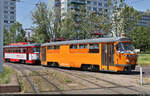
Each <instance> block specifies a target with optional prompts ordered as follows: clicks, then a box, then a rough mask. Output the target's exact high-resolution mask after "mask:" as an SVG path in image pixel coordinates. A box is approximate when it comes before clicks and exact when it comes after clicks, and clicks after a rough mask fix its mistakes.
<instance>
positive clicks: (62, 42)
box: [41, 37, 130, 46]
mask: <svg viewBox="0 0 150 96" xmlns="http://www.w3.org/2000/svg"><path fill="white" fill-rule="evenodd" d="M115 41H118V42H121V41H130V39H129V38H121V37H116V38H97V39H85V40H71V41H59V42H50V43H44V44H41V46H49V45H66V44H85V43H99V42H115Z"/></svg>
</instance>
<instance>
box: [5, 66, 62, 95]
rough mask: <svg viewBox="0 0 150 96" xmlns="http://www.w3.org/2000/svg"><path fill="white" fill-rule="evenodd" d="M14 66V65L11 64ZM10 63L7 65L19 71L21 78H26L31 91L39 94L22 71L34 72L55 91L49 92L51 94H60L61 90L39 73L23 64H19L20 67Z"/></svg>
mask: <svg viewBox="0 0 150 96" xmlns="http://www.w3.org/2000/svg"><path fill="white" fill-rule="evenodd" d="M13 64H14V63H13ZM13 64H12V63H9V64H7V65H9V66H12V67H13V68H15V69H17V70H18V71H20V72H21V73H22V74H23V77H25V78H26V80H27V81H28V82H29V84H30V85H31V87H32V89H33V91H34V92H35V93H40V92H39V90H38V88H37V87H36V86H35V84H34V83H33V82H32V80H31V79H30V76H28V75H27V74H26V73H25V72H24V71H23V70H24V69H25V70H29V71H31V72H34V73H35V74H36V76H39V77H41V78H42V79H43V80H44V81H45V82H47V83H48V84H49V85H52V86H53V87H54V88H55V89H56V90H55V91H51V92H58V93H60V94H63V93H62V90H61V89H60V88H58V87H57V86H56V85H55V84H54V83H52V82H51V81H50V80H48V79H47V78H45V77H44V76H43V75H41V74H40V73H39V72H37V71H35V70H33V69H32V68H29V67H27V66H25V65H23V64H21V66H18V65H17V64H16V65H13Z"/></svg>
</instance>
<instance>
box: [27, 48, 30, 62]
mask: <svg viewBox="0 0 150 96" xmlns="http://www.w3.org/2000/svg"><path fill="white" fill-rule="evenodd" d="M29 50H30V49H29V48H27V60H29Z"/></svg>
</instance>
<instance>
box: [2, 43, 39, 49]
mask: <svg viewBox="0 0 150 96" xmlns="http://www.w3.org/2000/svg"><path fill="white" fill-rule="evenodd" d="M31 46H41V44H36V43H34V44H26V45H8V46H4V48H8V47H31Z"/></svg>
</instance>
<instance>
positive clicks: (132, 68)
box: [117, 64, 137, 72]
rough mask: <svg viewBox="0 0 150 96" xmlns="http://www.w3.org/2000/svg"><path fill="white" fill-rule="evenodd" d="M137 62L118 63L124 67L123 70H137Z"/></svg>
mask: <svg viewBox="0 0 150 96" xmlns="http://www.w3.org/2000/svg"><path fill="white" fill-rule="evenodd" d="M136 65H137V64H117V66H118V67H119V66H120V67H124V70H123V71H128V72H130V71H132V70H135V67H136Z"/></svg>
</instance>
